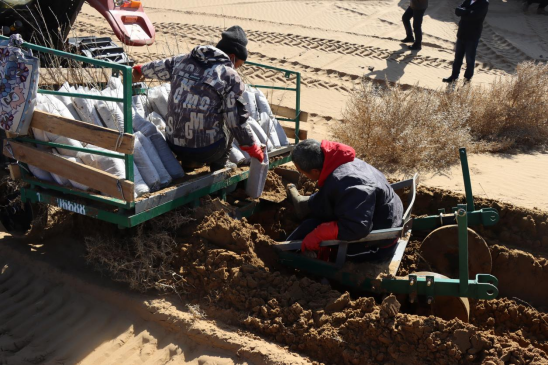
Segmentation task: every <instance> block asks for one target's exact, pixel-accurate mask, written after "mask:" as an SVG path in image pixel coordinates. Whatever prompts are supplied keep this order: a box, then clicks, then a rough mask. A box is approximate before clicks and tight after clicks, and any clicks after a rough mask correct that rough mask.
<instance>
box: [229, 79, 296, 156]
mask: <svg viewBox="0 0 548 365" xmlns="http://www.w3.org/2000/svg"><path fill="white" fill-rule="evenodd" d="M243 98H244V100H245V101H246V104H247V109H248V111H249V115H250V116H249V119H248V120H247V123H248V124H249V126H250V127H251V130H252V131H253V135H254V138H255V141H256V143H259V144H261V145H263V146H266V150H267V151H271V150H272V149H275V148H280V147H282V146H287V145H288V144H289V141H288V139H287V136H286V134H285V131H284V129H283V127H282V125H281V124H280V122H278V120H277V119H276V118H275V117H274V114H273V113H272V109H271V108H270V105H269V103H268V100H267V98H266V96H265V95H264V94H263V92H262V91H261V90H260V89H257V88H254V87H251V86H249V85H246V87H245V91H244V94H243ZM230 161H231V162H233V163H235V164H238V165H239V164H242V163H243V164H249V163H250V162H251V160H250V158H249V155H248V154H247V153H246V152H245V151H242V150H241V149H240V148H239V146H238V142H237V141H234V144H233V145H232V150H231V153H230Z"/></svg>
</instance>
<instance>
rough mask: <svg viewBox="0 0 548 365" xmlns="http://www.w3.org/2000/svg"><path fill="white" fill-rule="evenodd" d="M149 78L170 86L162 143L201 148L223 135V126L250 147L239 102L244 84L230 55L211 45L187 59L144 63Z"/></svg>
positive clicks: (203, 47) (245, 119)
mask: <svg viewBox="0 0 548 365" xmlns="http://www.w3.org/2000/svg"><path fill="white" fill-rule="evenodd" d="M141 71H142V73H143V75H144V76H145V77H147V78H152V79H157V80H162V81H170V82H171V91H170V94H169V99H168V114H167V116H166V119H167V120H166V138H167V140H168V141H169V142H171V143H173V144H174V145H177V146H181V147H190V148H200V147H206V146H209V145H211V144H213V143H215V142H217V141H219V140H220V139H222V138H223V137H224V136H225V134H224V132H223V125H226V127H227V128H228V130H229V131H230V133H232V135H233V136H234V138H236V140H237V141H238V143H239V144H240V145H243V146H250V145H252V144H253V143H254V141H253V134H252V132H251V128H250V126H249V125H248V123H246V122H247V118H248V117H249V113H248V112H247V110H246V107H245V102H244V100H243V98H242V93H243V92H244V87H245V84H244V83H243V82H242V79H241V78H240V76H239V75H238V73H237V72H236V70H235V69H234V68H232V63H231V62H230V59H229V58H228V56H227V55H226V54H225V53H224V52H222V51H220V50H218V49H217V48H215V47H212V46H198V47H196V48H194V49H193V50H192V52H190V54H186V55H179V56H175V57H172V58H167V59H164V60H158V61H153V62H150V63H147V64H144V65H143V66H142V68H141Z"/></svg>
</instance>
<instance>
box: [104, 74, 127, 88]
mask: <svg viewBox="0 0 548 365" xmlns="http://www.w3.org/2000/svg"><path fill="white" fill-rule="evenodd" d="M107 87H109V88H110V89H111V90H118V89H119V90H124V85H122V79H121V78H119V77H114V76H111V77H110V78H109V79H108V82H107Z"/></svg>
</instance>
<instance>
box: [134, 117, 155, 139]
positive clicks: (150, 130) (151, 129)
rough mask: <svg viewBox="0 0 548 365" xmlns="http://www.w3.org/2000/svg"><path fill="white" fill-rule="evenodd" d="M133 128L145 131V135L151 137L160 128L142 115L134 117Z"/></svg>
mask: <svg viewBox="0 0 548 365" xmlns="http://www.w3.org/2000/svg"><path fill="white" fill-rule="evenodd" d="M133 130H134V131H139V132H141V133H143V134H144V135H145V136H147V137H150V136H151V135H152V134H154V133H157V132H158V128H156V126H155V125H154V124H152V123H151V122H149V121H148V120H146V119H145V118H143V117H141V116H140V115H135V117H134V118H133Z"/></svg>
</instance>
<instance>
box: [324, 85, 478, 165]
mask: <svg viewBox="0 0 548 365" xmlns="http://www.w3.org/2000/svg"><path fill="white" fill-rule="evenodd" d="M469 114H470V106H469V105H467V104H466V103H465V102H464V101H463V100H462V99H461V98H458V97H455V95H454V94H451V93H442V92H437V91H429V90H423V89H419V88H412V89H410V90H408V91H404V90H402V89H401V88H399V87H397V86H390V85H387V86H386V87H382V88H379V87H378V86H376V85H374V84H373V83H370V82H366V81H364V82H363V83H362V84H361V87H359V88H358V89H357V90H355V91H354V93H353V94H352V96H351V99H350V103H349V104H348V106H347V109H346V111H345V114H344V119H343V123H341V124H339V125H336V126H335V127H334V128H333V135H334V137H335V139H337V140H339V141H341V142H343V143H345V144H348V145H350V146H352V147H354V149H355V150H356V154H357V156H358V157H360V158H363V159H364V160H366V161H367V162H369V163H371V164H372V165H374V166H378V167H379V168H381V169H382V170H383V171H385V172H395V171H400V172H403V173H413V172H415V171H417V170H422V171H438V170H442V169H444V168H446V167H448V166H449V165H450V164H452V163H453V162H454V161H455V159H456V158H458V148H459V147H462V146H465V147H468V148H472V149H474V147H475V145H474V144H473V143H472V136H471V134H470V127H469V126H467V125H466V124H465V123H464V122H465V120H466V118H467V117H468V116H469Z"/></svg>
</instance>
